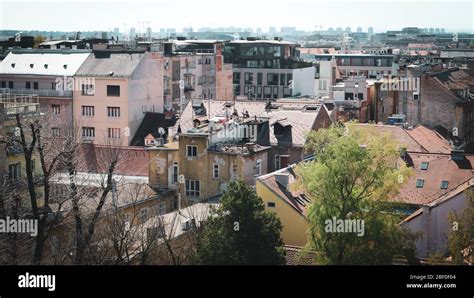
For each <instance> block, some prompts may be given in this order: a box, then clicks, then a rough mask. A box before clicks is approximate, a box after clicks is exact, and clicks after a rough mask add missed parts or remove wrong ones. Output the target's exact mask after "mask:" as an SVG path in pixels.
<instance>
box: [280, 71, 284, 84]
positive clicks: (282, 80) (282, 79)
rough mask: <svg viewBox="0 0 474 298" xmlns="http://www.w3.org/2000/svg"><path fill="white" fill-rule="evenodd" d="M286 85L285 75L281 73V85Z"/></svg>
mask: <svg viewBox="0 0 474 298" xmlns="http://www.w3.org/2000/svg"><path fill="white" fill-rule="evenodd" d="M284 84H285V74H284V73H281V74H280V85H284Z"/></svg>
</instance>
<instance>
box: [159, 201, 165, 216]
mask: <svg viewBox="0 0 474 298" xmlns="http://www.w3.org/2000/svg"><path fill="white" fill-rule="evenodd" d="M165 213H166V202H160V204H159V205H158V214H159V215H163V214H165Z"/></svg>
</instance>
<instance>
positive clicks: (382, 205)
mask: <svg viewBox="0 0 474 298" xmlns="http://www.w3.org/2000/svg"><path fill="white" fill-rule="evenodd" d="M306 149H307V150H308V151H310V152H314V154H315V157H316V158H315V160H314V161H311V162H307V163H302V164H301V165H299V166H298V167H297V169H296V171H297V176H298V177H299V178H298V181H297V183H296V184H295V185H294V186H293V187H295V188H299V189H303V190H304V191H305V193H306V194H307V195H309V196H310V197H311V199H312V203H311V205H310V207H309V209H308V214H307V217H308V220H309V226H310V227H309V243H308V246H309V248H310V249H312V250H314V251H316V253H317V259H318V260H317V261H318V262H319V263H321V264H391V263H392V259H393V257H394V256H396V255H404V256H407V257H409V258H413V257H414V239H415V236H414V235H413V234H411V233H409V232H408V231H407V230H405V229H402V228H400V227H399V226H398V223H399V222H400V220H401V216H400V215H398V214H397V213H396V212H393V210H394V207H395V206H396V204H395V203H390V202H389V200H390V198H393V197H394V196H395V195H396V194H397V193H398V190H399V188H400V185H401V184H403V183H404V182H406V180H407V178H408V176H409V175H410V173H411V171H410V169H409V168H408V167H406V165H405V163H404V162H403V161H402V160H401V159H400V153H401V146H399V145H398V144H397V143H396V142H395V141H394V140H393V139H392V138H391V136H390V135H388V134H381V133H379V132H378V131H377V130H376V128H375V127H374V126H373V125H367V126H365V127H361V126H358V125H356V123H354V122H349V123H346V124H345V125H342V124H340V123H339V124H335V125H333V126H332V127H330V128H329V129H323V130H319V131H317V132H312V133H310V135H309V137H308V143H307V147H306ZM336 221H337V223H339V222H342V223H343V225H340V224H339V225H338V229H337V230H336V227H333V226H334V224H333V223H336ZM346 223H348V224H349V226H351V227H352V228H353V230H352V231H349V230H348V228H345V229H340V230H339V227H340V226H342V227H344V226H345V225H346ZM351 223H353V224H351ZM356 223H357V224H358V228H359V230H360V231H357V232H355V230H356V228H357V226H356V225H355V224H356ZM328 228H329V229H328Z"/></svg>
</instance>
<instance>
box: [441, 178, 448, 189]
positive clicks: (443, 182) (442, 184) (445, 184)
mask: <svg viewBox="0 0 474 298" xmlns="http://www.w3.org/2000/svg"><path fill="white" fill-rule="evenodd" d="M448 185H449V181H448V180H442V181H441V185H440V188H441V189H448Z"/></svg>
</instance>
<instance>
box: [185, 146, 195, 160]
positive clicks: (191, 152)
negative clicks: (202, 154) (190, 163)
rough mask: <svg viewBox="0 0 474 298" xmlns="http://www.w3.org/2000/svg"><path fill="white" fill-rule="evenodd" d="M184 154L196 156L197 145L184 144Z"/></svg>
mask: <svg viewBox="0 0 474 298" xmlns="http://www.w3.org/2000/svg"><path fill="white" fill-rule="evenodd" d="M186 156H187V157H197V146H196V145H187V146H186Z"/></svg>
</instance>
